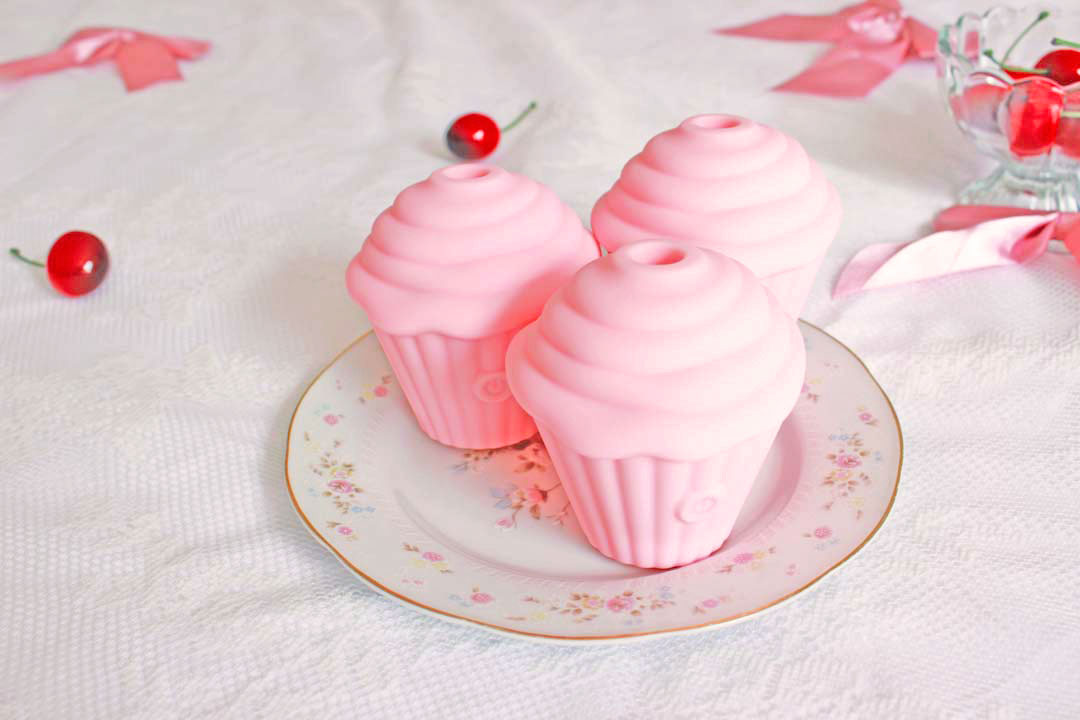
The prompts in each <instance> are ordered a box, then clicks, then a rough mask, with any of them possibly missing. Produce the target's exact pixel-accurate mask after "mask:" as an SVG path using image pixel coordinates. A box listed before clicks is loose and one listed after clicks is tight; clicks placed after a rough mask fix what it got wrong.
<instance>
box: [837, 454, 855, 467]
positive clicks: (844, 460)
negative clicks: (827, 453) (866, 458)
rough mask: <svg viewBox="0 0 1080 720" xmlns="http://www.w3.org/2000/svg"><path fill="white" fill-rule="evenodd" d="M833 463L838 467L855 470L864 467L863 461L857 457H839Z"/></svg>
mask: <svg viewBox="0 0 1080 720" xmlns="http://www.w3.org/2000/svg"><path fill="white" fill-rule="evenodd" d="M833 462H834V463H836V466H837V467H842V468H853V467H859V466H860V465H862V460H860V459H859V458H858V456H857V455H843V454H841V455H837V456H836V459H835V460H833Z"/></svg>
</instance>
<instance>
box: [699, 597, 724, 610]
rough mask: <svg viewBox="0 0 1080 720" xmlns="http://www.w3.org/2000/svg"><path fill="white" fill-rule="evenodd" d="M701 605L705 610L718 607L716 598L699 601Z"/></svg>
mask: <svg viewBox="0 0 1080 720" xmlns="http://www.w3.org/2000/svg"><path fill="white" fill-rule="evenodd" d="M701 604H702V605H704V606H705V607H707V608H714V607H716V606H717V605H719V604H720V602H719V601H718V600H717V599H716V598H706V599H705V600H702V601H701Z"/></svg>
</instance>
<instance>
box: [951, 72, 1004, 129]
mask: <svg viewBox="0 0 1080 720" xmlns="http://www.w3.org/2000/svg"><path fill="white" fill-rule="evenodd" d="M968 80H969V81H970V82H971V84H969V85H968V86H967V87H965V88H964V92H963V93H962V94H961V95H956V96H952V97H950V98H949V104H950V105H951V106H952V111H953V114H954V115H955V116H956V117H957V118H958V119H960V120H961V121H963V122H964V123H966V124H967V125H969V126H970V127H972V128H975V129H978V130H985V131H996V130H997V126H998V123H997V112H998V107H999V106H1000V105H1001V103H1002V102H1004V100H1005V96H1006V95H1008V94H1009V89H1010V88H1009V86H1008V85H1007V84H1006V83H1005V81H1004V80H1000V79H998V78H997V77H995V76H994V75H990V74H989V73H972V74H971V75H970V76H969V78H968Z"/></svg>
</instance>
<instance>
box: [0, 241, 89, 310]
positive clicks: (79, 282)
mask: <svg viewBox="0 0 1080 720" xmlns="http://www.w3.org/2000/svg"><path fill="white" fill-rule="evenodd" d="M11 254H12V255H14V256H15V257H17V258H19V259H20V260H22V261H23V262H26V263H29V264H31V265H36V266H38V267H44V268H45V272H46V273H47V274H48V276H49V282H50V283H52V286H53V287H54V288H56V290H57V291H58V292H60V293H62V294H64V295H69V296H71V297H77V296H79V295H85V294H86V293H88V292H90V291H91V290H93V289H94V288H96V287H97V286H98V285H100V284H101V281H102V280H104V279H105V273H107V272H108V271H109V253H108V251H106V250H105V245H104V243H102V242H101V240H99V239H98V238H97V236H96V235H91V234H90V233H88V232H83V231H81V230H72V231H71V232H67V233H64V234H63V235H61V236H60V237H59V238H57V239H56V242H54V243H53V246H52V248H50V249H49V257H48V258H46V260H45V263H44V264H42V263H40V262H36V261H34V260H30V259H28V258H26V257H23V255H22V253H20V252H19V250H18V249H17V248H11Z"/></svg>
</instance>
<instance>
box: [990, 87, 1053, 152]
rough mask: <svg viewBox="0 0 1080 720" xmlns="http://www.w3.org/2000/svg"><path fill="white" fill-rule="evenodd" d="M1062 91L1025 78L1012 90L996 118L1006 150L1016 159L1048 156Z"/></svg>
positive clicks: (1051, 145)
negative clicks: (1006, 142) (1003, 135)
mask: <svg viewBox="0 0 1080 720" xmlns="http://www.w3.org/2000/svg"><path fill="white" fill-rule="evenodd" d="M1064 104H1065V91H1063V90H1062V89H1061V86H1060V85H1058V84H1057V83H1054V82H1051V81H1050V80H1046V79H1044V78H1039V77H1035V78H1028V79H1026V80H1023V81H1022V82H1019V83H1017V84H1016V85H1014V86H1013V90H1012V92H1011V93H1009V96H1008V98H1006V100H1005V103H1004V105H1003V106H1002V108H1003V111H1002V113H1001V115H1000V116H999V120H1000V122H1001V123H1002V124H1003V125H1004V127H1003V128H1002V130H1003V131H1004V133H1005V136H1006V137H1007V138H1008V139H1009V149H1010V150H1011V151H1012V153H1013V154H1014V155H1016V156H1017V157H1033V156H1036V155H1045V154H1046V153H1048V152H1050V148H1052V147H1053V145H1054V138H1055V137H1057V132H1058V124H1059V123H1060V121H1061V109H1062V107H1063V106H1064Z"/></svg>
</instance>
